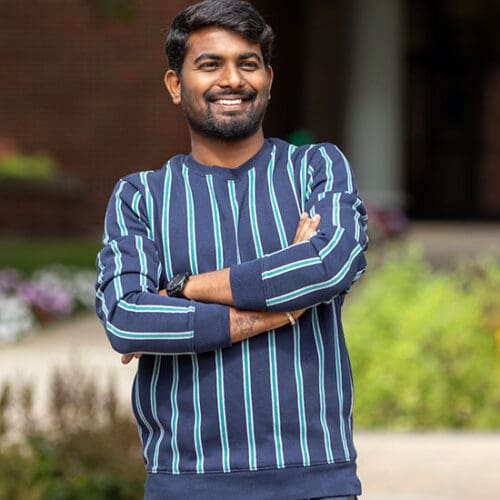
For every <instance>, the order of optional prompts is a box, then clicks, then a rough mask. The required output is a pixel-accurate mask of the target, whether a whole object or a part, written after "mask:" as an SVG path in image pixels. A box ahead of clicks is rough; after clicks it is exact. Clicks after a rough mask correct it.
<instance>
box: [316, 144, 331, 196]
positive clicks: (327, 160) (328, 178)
mask: <svg viewBox="0 0 500 500" xmlns="http://www.w3.org/2000/svg"><path fill="white" fill-rule="evenodd" d="M319 151H320V153H321V156H323V158H324V160H325V163H326V165H325V174H326V185H325V191H332V190H333V170H332V165H333V162H332V159H331V158H330V157H329V156H328V153H327V152H326V150H325V148H324V147H323V146H322V147H320V148H319Z"/></svg>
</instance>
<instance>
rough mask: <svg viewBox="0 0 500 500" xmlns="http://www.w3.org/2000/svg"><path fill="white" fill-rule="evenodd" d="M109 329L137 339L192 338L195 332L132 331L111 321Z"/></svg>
mask: <svg viewBox="0 0 500 500" xmlns="http://www.w3.org/2000/svg"><path fill="white" fill-rule="evenodd" d="M107 328H108V330H109V331H110V332H111V333H112V334H113V335H116V336H117V337H120V338H123V339H136V340H185V339H192V338H193V336H194V334H193V332H192V331H188V332H131V331H127V330H122V329H120V328H118V327H116V326H114V325H112V324H111V323H108V324H107Z"/></svg>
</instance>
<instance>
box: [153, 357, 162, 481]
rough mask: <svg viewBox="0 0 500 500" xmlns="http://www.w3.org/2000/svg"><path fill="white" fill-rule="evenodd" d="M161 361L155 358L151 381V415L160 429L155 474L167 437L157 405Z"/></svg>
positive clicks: (155, 458) (156, 446)
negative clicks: (164, 438) (163, 443)
mask: <svg viewBox="0 0 500 500" xmlns="http://www.w3.org/2000/svg"><path fill="white" fill-rule="evenodd" d="M161 359H162V357H161V356H155V364H154V367H153V377H152V379H151V393H150V398H151V413H152V415H153V418H154V421H155V422H156V424H157V425H158V428H159V429H160V435H159V436H158V439H157V441H156V445H155V450H154V455H153V466H152V467H151V472H152V473H153V474H155V473H156V472H158V455H159V453H160V445H161V442H162V439H163V436H164V435H165V429H164V428H163V425H162V424H161V422H160V419H159V418H158V408H157V404H156V389H157V385H158V378H159V375H160V368H161Z"/></svg>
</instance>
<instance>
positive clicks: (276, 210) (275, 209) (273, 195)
mask: <svg viewBox="0 0 500 500" xmlns="http://www.w3.org/2000/svg"><path fill="white" fill-rule="evenodd" d="M275 157H276V146H273V150H272V152H271V159H270V160H269V166H268V168H267V182H268V186H269V196H270V198H271V207H272V209H273V216H274V222H275V223H276V228H277V229H278V235H279V237H280V243H281V248H286V247H287V246H288V241H287V238H286V231H285V225H284V224H283V219H282V217H281V213H280V209H279V205H278V200H277V198H276V192H275V190H274V183H273V176H274V164H275Z"/></svg>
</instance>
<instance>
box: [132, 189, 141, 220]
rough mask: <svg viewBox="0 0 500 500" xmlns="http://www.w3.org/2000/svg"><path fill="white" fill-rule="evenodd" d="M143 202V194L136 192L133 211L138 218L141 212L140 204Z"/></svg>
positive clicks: (133, 199)
mask: <svg viewBox="0 0 500 500" xmlns="http://www.w3.org/2000/svg"><path fill="white" fill-rule="evenodd" d="M140 201H141V193H140V192H139V191H136V192H135V194H134V196H133V198H132V204H131V206H132V211H133V212H134V213H135V214H136V215H137V217H138V218H139V217H140V210H139V203H140Z"/></svg>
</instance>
